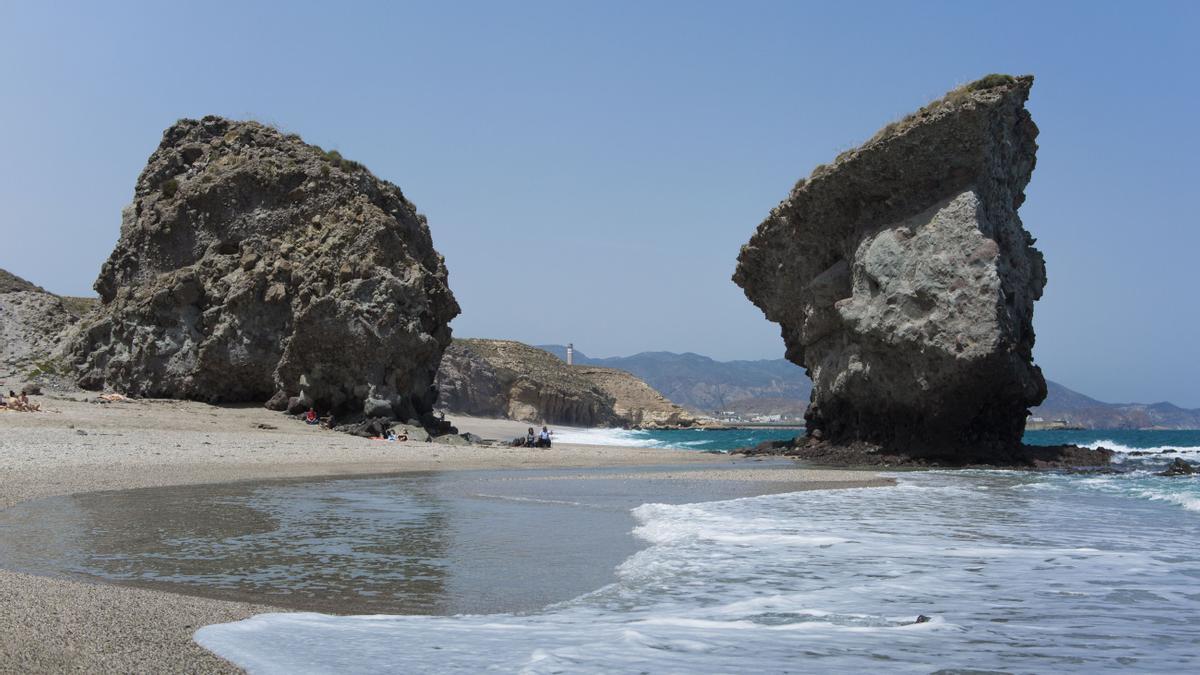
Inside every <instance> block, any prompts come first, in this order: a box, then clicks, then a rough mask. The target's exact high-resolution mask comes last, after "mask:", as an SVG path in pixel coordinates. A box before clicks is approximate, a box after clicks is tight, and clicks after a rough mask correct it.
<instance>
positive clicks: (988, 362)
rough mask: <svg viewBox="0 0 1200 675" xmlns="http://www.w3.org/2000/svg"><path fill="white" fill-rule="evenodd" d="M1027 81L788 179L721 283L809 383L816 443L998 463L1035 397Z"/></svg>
mask: <svg viewBox="0 0 1200 675" xmlns="http://www.w3.org/2000/svg"><path fill="white" fill-rule="evenodd" d="M1032 84H1033V78H1032V77H1030V76H1026V77H1009V76H1004V75H990V76H988V77H986V78H984V79H982V80H979V81H978V82H974V83H971V84H969V85H966V86H964V87H960V88H958V89H955V90H953V91H951V92H950V93H948V94H947V95H946V96H945V97H943V98H942V99H940V100H938V101H935V102H934V103H931V104H930V105H927V106H925V107H924V108H922V109H921V110H919V111H918V112H916V113H914V114H912V115H910V116H909V117H907V118H905V119H903V120H901V121H899V122H896V123H893V124H889V125H888V126H887V127H885V128H884V129H882V130H881V131H880V132H879V133H878V134H876V135H875V137H874V138H872V139H871V140H870V141H868V142H867V143H866V144H864V145H863V146H861V147H859V148H857V149H854V150H850V151H848V152H845V153H843V154H842V155H840V156H839V157H838V158H837V160H836V161H834V162H833V164H831V165H827V166H825V165H823V166H819V167H817V168H816V170H814V171H813V172H812V175H811V176H810V177H809V178H808V179H807V180H805V179H801V180H800V182H799V183H797V184H796V186H795V188H793V189H792V192H791V194H789V195H788V197H787V199H785V200H784V201H783V202H782V203H780V204H779V206H777V207H776V208H775V209H774V210H772V211H771V214H770V215H769V216H768V217H767V219H766V220H765V221H763V223H762V224H761V225H759V226H758V230H757V231H756V232H755V234H754V236H753V237H752V238H751V239H750V242H749V243H748V244H746V245H745V246H743V247H742V251H741V255H739V257H738V266H737V271H736V272H735V274H734V277H733V278H734V281H735V282H736V283H737V284H738V285H739V286H741V287H742V289H743V290H744V291H745V292H746V297H748V298H749V299H750V300H751V301H752V302H753V303H754V304H755V305H757V306H758V307H759V308H760V309H762V310H763V312H764V313H765V314H766V316H767V318H768V319H770V320H771V321H774V322H776V323H778V324H780V327H781V330H782V334H783V339H784V343H785V344H786V346H787V358H788V359H790V360H791V361H793V362H795V363H797V364H799V365H801V366H803V367H804V368H805V369H806V370H807V372H808V374H809V376H810V377H811V378H812V380H813V393H812V403H811V405H810V407H809V409H808V412H807V414H806V420H807V426H808V432H809V435H810V436H811V437H815V438H820V439H823V440H825V441H827V442H831V443H854V442H863V443H867V444H870V445H875V446H879V447H881V448H884V449H886V450H889V451H893V452H899V453H903V454H906V455H908V456H912V457H927V458H947V459H953V460H957V461H990V462H1002V461H1005V460H1006V459H1008V458H1010V457H1011V456H1012V455H1013V453H1015V452H1016V451H1017V450H1018V449H1019V447H1020V442H1021V435H1022V432H1023V428H1024V422H1025V417H1026V415H1027V410H1028V408H1029V407H1030V406H1034V405H1037V404H1038V403H1040V402H1041V401H1042V399H1043V398H1045V395H1046V384H1045V380H1044V379H1043V378H1042V373H1041V370H1040V369H1039V368H1038V367H1037V366H1036V365H1034V364H1033V354H1032V350H1033V341H1034V335H1033V326H1032V319H1033V303H1034V301H1035V300H1037V299H1038V298H1039V297H1041V294H1042V288H1043V286H1044V285H1045V283H1046V271H1045V264H1044V262H1043V260H1042V255H1041V253H1040V252H1039V251H1038V250H1037V249H1035V248H1034V247H1033V243H1034V239H1033V237H1032V236H1030V234H1029V233H1028V232H1026V231H1025V229H1024V227H1023V225H1022V223H1021V219H1020V218H1019V217H1018V215H1017V209H1018V207H1020V206H1021V203H1022V202H1023V201H1024V200H1025V194H1024V189H1025V185H1026V184H1027V183H1028V182H1029V178H1030V174H1031V173H1032V171H1033V167H1034V163H1035V153H1036V151H1037V143H1036V141H1035V139H1036V137H1037V133H1038V130H1037V126H1036V125H1034V123H1033V120H1032V119H1031V118H1030V116H1029V112H1028V111H1026V110H1025V107H1024V106H1025V101H1026V99H1027V98H1028V96H1029V89H1030V87H1031V86H1032Z"/></svg>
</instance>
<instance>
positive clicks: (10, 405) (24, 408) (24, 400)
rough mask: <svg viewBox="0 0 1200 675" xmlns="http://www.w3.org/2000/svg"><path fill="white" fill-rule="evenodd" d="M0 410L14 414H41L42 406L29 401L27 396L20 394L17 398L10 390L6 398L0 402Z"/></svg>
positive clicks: (23, 393)
mask: <svg viewBox="0 0 1200 675" xmlns="http://www.w3.org/2000/svg"><path fill="white" fill-rule="evenodd" d="M0 408H3V409H6V410H13V411H16V412H41V410H42V406H40V405H38V404H36V403H34V402H32V401H30V400H29V395H28V394H26V393H25V392H21V394H20V395H19V396H18V395H17V393H16V392H14V391H13V390H11V389H9V390H8V398H5V399H2V400H0Z"/></svg>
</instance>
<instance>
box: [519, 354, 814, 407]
mask: <svg viewBox="0 0 1200 675" xmlns="http://www.w3.org/2000/svg"><path fill="white" fill-rule="evenodd" d="M538 347H539V348H540V349H544V350H546V351H548V352H550V353H551V354H554V355H555V356H557V357H558V358H560V359H563V360H564V361H565V360H566V358H567V348H566V347H565V346H563V345H538ZM575 363H577V364H580V365H592V366H605V367H607V368H618V369H620V370H625V371H628V372H631V373H633V374H634V375H637V376H638V377H640V378H642V379H643V380H645V381H646V383H647V384H649V385H650V386H651V387H654V388H655V389H657V390H658V391H659V392H660V393H661V394H662V395H663V396H666V397H667V398H669V399H671V400H672V401H674V402H675V403H678V404H679V405H681V406H685V407H688V408H692V409H693V410H699V411H701V412H705V413H712V412H714V411H719V410H733V409H735V408H736V406H735V404H742V403H745V402H747V401H748V400H749V399H775V400H780V401H785V402H787V405H788V407H790V408H794V407H795V402H796V401H801V402H804V403H807V402H808V397H809V393H810V392H811V391H812V382H811V381H809V379H808V376H807V375H805V374H804V369H803V368H801V367H799V366H797V365H796V364H794V363H792V362H791V361H788V360H786V359H771V360H763V361H715V360H713V359H710V358H708V357H707V356H701V355H699V354H692V353H687V354H676V353H674V352H642V353H641V354H634V355H633V356H614V357H610V358H605V359H594V358H591V357H589V356H587V355H586V354H583V353H582V352H580V351H579V350H575Z"/></svg>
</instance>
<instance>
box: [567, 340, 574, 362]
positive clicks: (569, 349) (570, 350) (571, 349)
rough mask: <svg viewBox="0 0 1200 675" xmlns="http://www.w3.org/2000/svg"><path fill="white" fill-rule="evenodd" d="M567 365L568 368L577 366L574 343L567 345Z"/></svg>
mask: <svg viewBox="0 0 1200 675" xmlns="http://www.w3.org/2000/svg"><path fill="white" fill-rule="evenodd" d="M567 365H568V366H573V365H575V343H574V342H571V343H569V344H567Z"/></svg>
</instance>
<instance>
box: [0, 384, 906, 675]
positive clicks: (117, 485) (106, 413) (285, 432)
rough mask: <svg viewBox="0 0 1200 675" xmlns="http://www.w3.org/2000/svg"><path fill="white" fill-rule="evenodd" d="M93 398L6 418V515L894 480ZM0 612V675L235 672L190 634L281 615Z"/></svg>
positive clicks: (220, 610) (252, 410) (0, 478)
mask: <svg viewBox="0 0 1200 675" xmlns="http://www.w3.org/2000/svg"><path fill="white" fill-rule="evenodd" d="M85 398H87V397H85V396H84V395H73V394H64V395H60V396H45V397H36V400H37V402H40V403H41V404H42V407H43V408H44V409H45V410H46V411H47V412H43V413H16V412H8V411H5V412H0V509H4V508H8V507H10V506H12V505H14V504H16V503H18V502H22V501H25V500H29V499H36V498H39V497H47V496H51V495H63V494H73V493H79V492H90V491H96V490H118V489H129V488H138V487H153V486H169V485H185V484H198V483H213V482H225V481H235V480H257V479H266V478H299V477H316V476H339V475H341V476H348V475H367V474H386V473H397V472H407V471H430V470H461V469H503V468H574V467H578V468H585V467H599V466H629V467H636V466H650V465H663V464H669V465H682V464H694V465H696V466H697V467H698V468H699V467H705V466H707V467H711V470H706V471H702V472H700V473H696V472H694V471H687V472H676V473H668V474H654V477H655V478H657V479H662V480H673V479H683V478H686V479H688V480H703V479H704V476H708V477H710V478H713V479H726V480H728V479H731V478H734V479H738V480H765V481H772V482H775V483H778V482H780V481H782V482H785V483H788V484H789V485H790V486H791V487H792V488H794V489H813V488H829V487H859V486H867V485H880V484H885V483H886V481H885V480H883V479H879V478H877V477H875V476H874V475H873V474H870V473H860V472H850V471H813V470H802V469H796V470H783V471H778V470H773V471H745V470H732V467H733V466H734V464H736V463H739V461H738V460H734V459H731V458H729V457H726V456H723V455H711V454H704V453H696V452H686V451H676V450H656V449H647V448H622V447H613V446H593V445H570V444H555V447H554V448H551V449H525V448H512V447H507V446H505V447H486V446H452V445H445V444H440V443H416V442H406V443H387V442H381V441H370V440H366V439H361V438H356V437H352V436H348V435H345V434H340V433H336V432H332V431H326V430H322V429H319V428H316V427H310V426H306V425H304V424H302V423H300V422H297V421H295V420H292V419H290V418H288V417H286V416H284V415H281V414H279V413H273V412H270V411H267V410H265V409H263V408H261V407H257V406H253V407H250V406H247V407H216V406H208V405H204V404H200V403H193V402H184V401H158V400H154V401H128V402H117V403H107V404H98V403H93V402H88V401H86V400H84V399H85ZM453 419H454V422H455V423H456V425H457V426H458V428H459V430H460V431H462V432H466V431H470V432H472V433H475V434H478V435H480V436H482V437H484V438H493V439H511V438H513V437H516V436H519V435H522V434H523V432H524V431H525V429H526V428H528V426H529V425H528V424H525V423H523V422H511V421H507V420H487V419H476V418H466V417H457V416H456V417H454V418H453ZM740 463H744V460H742V461H741V462H740ZM629 475H630V476H634V475H637V476H640V477H646V474H642V473H639V472H631V473H630V474H629ZM579 477H581V478H585V477H587V475H586V474H580V476H579ZM776 489H778V488H777V486H776ZM772 491H775V490H774V489H773V490H772ZM0 607H3V608H4V611H3V612H0V672H100V671H103V672H164V671H170V672H238V671H237V669H236V668H234V667H233V666H231V665H230V664H228V663H226V662H225V661H222V660H221V659H218V658H216V657H215V656H213V655H212V654H210V653H209V652H207V651H205V650H203V649H201V648H200V647H199V646H197V645H196V644H195V643H194V642H193V641H192V634H193V632H194V631H195V630H196V629H197V628H199V627H200V626H203V625H206V624H210V623H218V622H225V621H233V620H237V619H241V618H246V617H249V616H251V615H253V614H257V613H260V612H263V611H278V610H277V609H275V608H268V607H263V606H257V605H249V604H243V603H236V602H225V601H218V600H209V599H203V598H196V597H190V596H183V595H176V594H173V593H165V592H160V591H151V590H144V589H136V588H130V587H126V586H114V585H105V584H95V583H85V582H79V581H74V580H65V579H51V578H45V577H39V576H31V575H27V574H20V573H15V572H9V571H4V570H0Z"/></svg>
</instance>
